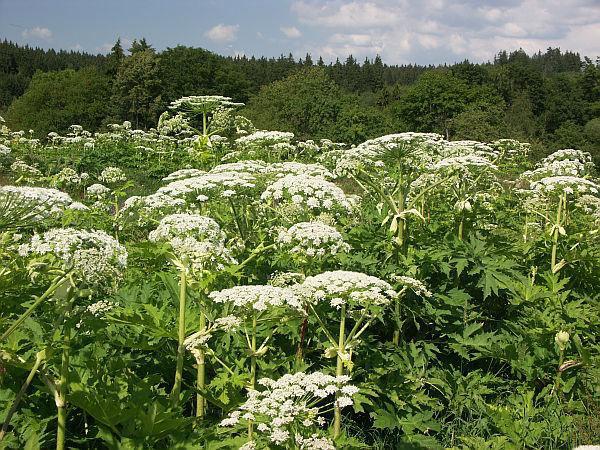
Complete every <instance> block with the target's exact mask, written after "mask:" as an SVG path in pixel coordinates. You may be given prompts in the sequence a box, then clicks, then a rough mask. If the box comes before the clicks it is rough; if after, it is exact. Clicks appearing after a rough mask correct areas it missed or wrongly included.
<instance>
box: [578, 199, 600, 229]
mask: <svg viewBox="0 0 600 450" xmlns="http://www.w3.org/2000/svg"><path fill="white" fill-rule="evenodd" d="M575 205H576V206H577V207H578V208H579V209H581V210H582V211H583V212H585V213H586V214H588V215H589V216H590V217H591V218H592V219H593V220H594V222H596V223H600V197H596V196H595V195H589V194H584V195H582V196H581V197H579V198H578V199H577V202H576V204H575Z"/></svg>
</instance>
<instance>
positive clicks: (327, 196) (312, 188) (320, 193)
mask: <svg viewBox="0 0 600 450" xmlns="http://www.w3.org/2000/svg"><path fill="white" fill-rule="evenodd" d="M261 200H263V201H266V202H273V203H276V204H281V203H292V204H294V205H296V206H298V207H301V208H305V209H308V210H310V211H311V212H319V210H320V211H332V210H336V209H338V210H339V209H341V210H344V211H346V212H350V211H352V206H353V205H352V202H351V200H350V199H349V198H348V197H346V194H344V191H342V189H340V188H339V187H337V186H336V185H335V184H333V183H332V182H330V181H327V180H325V179H324V178H321V177H313V176H309V175H286V176H285V177H283V178H280V179H279V180H277V181H275V182H274V183H272V184H270V185H269V186H267V188H266V189H265V191H264V192H263V193H262V195H261Z"/></svg>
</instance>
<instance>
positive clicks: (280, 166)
mask: <svg viewBox="0 0 600 450" xmlns="http://www.w3.org/2000/svg"><path fill="white" fill-rule="evenodd" d="M267 170H268V172H269V173H272V174H275V175H276V176H277V177H278V178H281V177H284V176H285V175H308V176H311V177H321V178H326V179H330V178H333V174H332V173H331V172H330V171H329V170H327V169H326V168H325V167H324V166H323V165H321V164H305V163H299V162H296V161H285V162H280V163H272V164H269V166H268V169H267Z"/></svg>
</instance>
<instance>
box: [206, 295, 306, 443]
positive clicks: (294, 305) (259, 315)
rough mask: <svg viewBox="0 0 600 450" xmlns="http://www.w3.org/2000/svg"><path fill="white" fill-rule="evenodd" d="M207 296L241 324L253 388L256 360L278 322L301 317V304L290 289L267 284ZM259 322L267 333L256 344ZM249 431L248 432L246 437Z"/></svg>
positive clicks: (251, 386)
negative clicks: (225, 308)
mask: <svg viewBox="0 0 600 450" xmlns="http://www.w3.org/2000/svg"><path fill="white" fill-rule="evenodd" d="M208 297H209V298H210V299H211V300H212V301H213V302H215V303H221V304H225V305H226V306H228V308H227V310H229V311H231V313H232V314H233V315H235V316H236V317H239V318H240V320H241V321H242V323H244V334H245V337H246V339H245V341H246V343H247V344H248V353H249V355H250V373H249V378H250V388H251V389H254V387H255V384H256V370H257V359H258V358H260V357H262V356H264V355H265V353H266V352H267V350H268V347H267V345H268V343H269V341H270V340H271V338H272V336H273V334H274V333H275V332H276V330H277V326H278V325H279V324H280V323H281V322H282V321H285V319H287V318H294V317H299V316H302V315H304V314H305V313H304V308H303V304H302V302H301V301H300V299H299V298H298V297H297V296H296V294H295V293H294V291H293V290H292V289H291V288H288V287H276V286H270V285H256V286H236V287H233V288H230V289H224V290H222V291H218V292H211V293H210V294H209V295H208ZM259 321H260V322H261V324H262V325H261V327H262V328H263V329H264V330H266V333H267V337H266V338H265V339H264V340H263V341H262V343H260V345H259V344H258V342H257V338H258V329H257V327H258V323H259ZM248 329H249V330H250V331H249V332H248V331H247V330H248ZM251 431H252V430H251V429H249V432H250V434H252V433H251Z"/></svg>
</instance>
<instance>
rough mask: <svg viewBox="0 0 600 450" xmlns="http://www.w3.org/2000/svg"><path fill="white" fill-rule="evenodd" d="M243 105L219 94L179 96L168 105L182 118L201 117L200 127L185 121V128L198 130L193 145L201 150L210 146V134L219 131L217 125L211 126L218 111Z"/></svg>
mask: <svg viewBox="0 0 600 450" xmlns="http://www.w3.org/2000/svg"><path fill="white" fill-rule="evenodd" d="M240 106H244V104H243V103H236V102H233V101H232V99H231V97H223V96H221V95H190V96H187V97H181V98H179V99H177V100H175V101H173V102H171V105H170V106H169V108H170V109H172V110H175V111H178V112H179V113H180V114H181V115H182V117H183V118H184V119H186V118H188V117H189V118H190V119H192V118H193V119H195V118H197V117H201V120H202V122H201V125H202V128H200V129H199V130H195V129H194V128H192V127H191V126H190V125H189V123H186V126H187V128H189V129H191V130H194V131H198V137H197V138H196V141H195V142H194V146H195V147H196V148H197V149H198V150H200V151H202V150H203V149H205V148H211V147H212V144H211V136H213V135H215V134H216V133H218V132H220V131H221V130H220V129H219V127H218V126H212V125H213V122H215V121H214V120H213V119H214V118H215V115H216V113H217V112H218V111H223V110H226V111H230V110H233V109H234V108H237V107H240Z"/></svg>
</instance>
